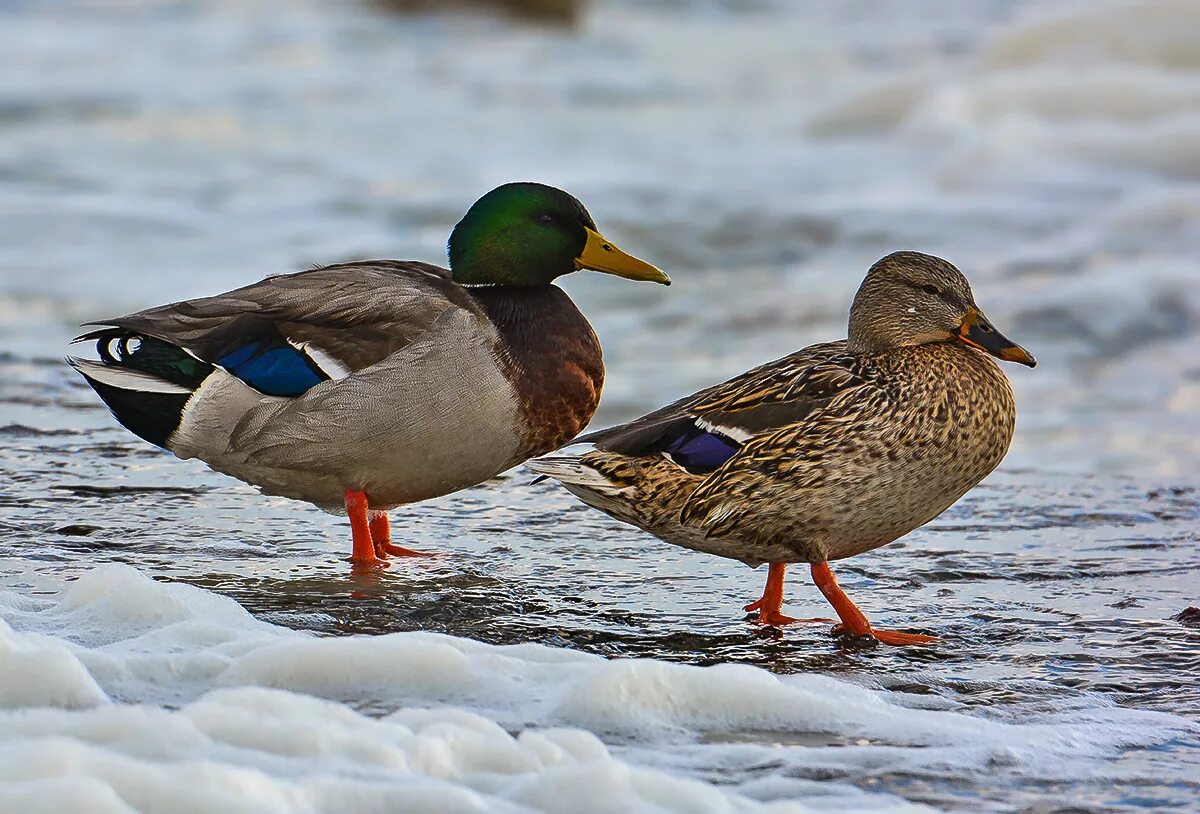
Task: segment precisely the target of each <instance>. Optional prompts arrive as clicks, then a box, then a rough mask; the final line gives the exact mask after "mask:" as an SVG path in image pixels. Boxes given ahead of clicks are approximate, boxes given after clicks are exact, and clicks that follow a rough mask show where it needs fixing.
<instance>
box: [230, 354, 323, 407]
mask: <svg viewBox="0 0 1200 814" xmlns="http://www.w3.org/2000/svg"><path fill="white" fill-rule="evenodd" d="M217 364H219V365H220V366H221V367H223V368H225V369H226V370H227V371H229V373H231V374H232V375H234V376H237V377H238V378H239V379H241V380H242V381H244V382H245V383H246V384H248V385H250V386H251V387H253V388H254V389H255V390H259V391H261V392H263V393H266V394H267V395H268V396H299V395H301V394H302V393H304V392H305V391H306V390H308V389H309V388H310V387H312V386H314V385H316V384H320V383H321V382H323V381H325V380H326V379H327V378H328V377H326V376H323V375H321V374H320V373H319V372H318V371H316V370H314V369H313V365H312V363H311V362H310V361H309V359H308V357H307V356H305V355H304V352H303V351H301V350H299V349H297V348H294V347H292V346H291V345H288V344H287V343H285V342H283V341H282V340H264V341H261V342H256V343H254V344H252V345H247V346H246V347H244V348H239V349H238V350H235V351H234V352H233V353H229V354H226V355H225V356H223V357H221V358H220V359H218V360H217Z"/></svg>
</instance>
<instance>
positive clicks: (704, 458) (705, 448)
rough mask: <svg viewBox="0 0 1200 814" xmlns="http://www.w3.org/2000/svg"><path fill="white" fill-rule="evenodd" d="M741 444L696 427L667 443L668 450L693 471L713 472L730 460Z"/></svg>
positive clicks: (676, 460)
mask: <svg viewBox="0 0 1200 814" xmlns="http://www.w3.org/2000/svg"><path fill="white" fill-rule="evenodd" d="M739 448H740V447H739V445H738V444H737V443H736V442H734V441H731V440H729V439H727V438H722V437H721V436H719V435H714V434H713V433H711V432H705V431H704V430H701V429H699V428H695V429H693V430H691V431H689V432H687V433H685V434H684V435H681V436H679V437H678V438H676V439H675V440H674V441H672V442H671V443H670V444H668V445H667V448H666V452H667V453H668V454H669V455H670V456H671V457H672V458H673V459H674V460H675V462H676V463H678V464H679V465H680V466H682V467H684V468H685V469H688V470H690V471H692V472H711V471H713V470H714V469H716V468H717V467H719V466H720V465H721V464H723V463H725V462H726V461H728V460H729V459H730V458H731V457H732V456H733V453H735V452H737V451H738V449H739Z"/></svg>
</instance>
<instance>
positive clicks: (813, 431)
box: [529, 252, 1036, 644]
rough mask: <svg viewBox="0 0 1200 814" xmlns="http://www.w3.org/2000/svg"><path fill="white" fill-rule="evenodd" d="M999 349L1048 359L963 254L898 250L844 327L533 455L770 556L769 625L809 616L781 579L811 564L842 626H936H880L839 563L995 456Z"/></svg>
mask: <svg viewBox="0 0 1200 814" xmlns="http://www.w3.org/2000/svg"><path fill="white" fill-rule="evenodd" d="M981 351H982V352H981ZM986 354H991V355H993V356H997V357H999V358H1000V359H1005V360H1008V361H1012V362H1020V363H1022V364H1025V365H1029V366H1030V367H1033V366H1034V365H1035V364H1036V362H1035V361H1034V358H1033V357H1032V356H1030V355H1029V354H1028V353H1027V352H1026V351H1025V350H1024V349H1022V348H1020V347H1018V346H1017V345H1014V344H1013V343H1012V342H1009V341H1008V340H1007V339H1005V338H1004V337H1003V336H1001V335H1000V333H999V332H997V331H996V329H995V328H993V327H992V325H991V323H989V322H988V321H987V319H986V318H985V317H984V316H983V314H982V313H981V312H980V311H979V309H978V308H977V307H976V306H975V301H974V298H973V297H972V295H971V287H970V285H968V284H967V281H966V279H965V278H964V277H963V276H962V274H961V273H960V272H959V271H958V269H956V268H955V267H954V266H952V265H951V264H949V263H947V262H946V261H945V260H941V259H939V258H937V257H930V256H929V255H927V254H918V253H916V252H897V253H895V254H890V255H888V256H887V257H885V258H883V259H882V260H880V261H879V262H878V263H876V264H875V265H874V266H873V267H872V268H871V270H870V272H869V273H868V274H867V277H866V280H864V281H863V284H862V286H861V287H860V288H859V289H858V294H857V295H856V296H855V298H854V304H853V306H851V308H850V331H849V338H848V339H846V340H842V341H838V342H826V343H822V344H819V345H812V346H810V347H808V348H805V349H804V350H801V351H798V352H796V353H793V354H792V355H790V356H785V357H784V358H782V359H779V360H777V361H774V362H769V363H768V364H765V365H763V366H762V367H758V368H755V369H754V370H751V371H749V372H747V373H743V374H742V375H740V376H738V377H736V378H733V379H730V380H729V381H727V382H725V383H723V384H718V385H716V386H714V387H710V388H708V389H707V390H702V391H700V392H699V393H696V394H695V395H692V396H688V397H687V398H684V399H682V400H680V401H677V402H675V403H674V404H672V405H670V406H667V407H664V408H662V409H660V410H657V411H655V412H653V413H650V414H648V415H646V416H643V417H642V418H639V419H637V420H635V421H631V422H630V423H628V424H623V425H621V426H619V427H614V428H612V429H608V430H603V431H601V432H597V433H592V434H589V435H587V436H584V437H583V438H581V439H579V441H580V442H581V443H582V442H590V443H594V444H595V445H596V450H595V451H593V452H589V453H587V454H585V455H582V456H571V457H565V456H560V457H550V458H543V459H541V460H538V461H532V462H530V464H529V466H530V468H532V469H533V470H534V471H535V472H539V473H542V474H544V475H548V476H550V477H552V478H555V479H556V480H558V481H560V482H561V483H562V484H563V485H564V486H565V487H566V488H567V489H569V490H570V491H571V492H573V493H574V494H575V495H576V496H578V497H579V498H580V499H582V500H583V501H584V502H585V503H587V504H589V505H591V506H594V507H596V508H598V509H600V510H601V511H604V512H606V513H608V514H610V515H612V516H613V517H615V518H617V519H618V520H623V521H625V522H627V523H632V524H634V525H636V526H639V527H641V528H643V529H645V530H647V531H649V532H650V533H651V534H654V535H656V536H658V537H660V538H662V539H663V540H666V541H667V542H669V543H674V544H676V545H681V546H684V547H686V548H691V549H695V550H697V551H706V552H708V553H710V554H717V555H719V556H722V557H731V558H733V559H737V560H741V561H742V562H744V563H746V564H747V565H750V566H752V567H757V566H758V565H760V564H761V563H764V562H766V563H770V569H769V574H768V576H767V587H766V590H765V591H764V592H763V595H762V598H761V599H759V600H758V601H757V602H753V603H751V604H750V605H747V606H746V610H747V611H758V621H760V622H762V623H764V624H769V625H782V624H787V623H788V622H795V621H798V620H796V619H792V618H791V617H788V616H784V615H783V614H782V613H781V612H780V609H781V608H782V606H783V577H784V570H785V569H786V567H787V563H792V562H806V563H810V564H811V566H812V574H813V580H814V581H815V582H816V584H817V587H818V588H819V589H820V590H821V593H823V594H824V595H825V598H826V599H828V600H829V602H830V604H832V605H833V607H834V609H835V610H836V611H837V614H838V616H839V617H841V620H842V624H841V625H839V626H838V627H836V628H834V631H835V632H837V631H838V630H839V629H840V630H845V631H847V632H849V633H851V634H854V635H856V636H872V637H874V638H876V639H878V640H879V641H881V642H885V643H887V644H922V643H926V642H931V641H936V639H934V638H933V637H931V636H920V635H916V634H910V633H899V632H896V631H891V630H880V629H878V628H873V627H872V626H871V624H870V622H868V621H867V618H866V616H864V615H863V613H862V611H860V610H859V609H858V608H857V607H855V606H854V603H853V602H851V601H850V599H849V598H848V597H847V596H846V595H845V594H844V593H843V592H842V590H841V589H840V588H839V587H838V584H837V580H836V579H835V578H834V576H833V572H832V571H830V569H829V561H830V560H839V559H842V558H844V557H852V556H854V555H855V554H861V553H862V552H864V551H870V550H871V549H873V548H878V547H879V546H882V545H885V544H887V543H890V542H891V541H893V540H895V539H897V538H898V537H900V536H902V535H904V534H907V533H908V532H910V531H912V530H913V529H915V528H917V527H918V526H921V525H923V524H924V523H927V522H929V521H930V520H932V519H933V518H935V517H937V516H938V515H939V514H941V513H942V512H943V511H945V510H946V509H947V508H949V507H950V505H951V504H953V503H954V502H955V501H957V500H958V499H959V498H960V497H962V496H963V495H964V494H965V493H966V492H967V490H968V489H970V488H971V487H972V486H974V485H975V484H977V483H979V481H981V480H982V479H983V478H984V476H986V475H987V474H988V473H989V472H991V471H992V469H994V468H995V467H996V465H997V464H999V463H1000V460H1001V459H1002V458H1003V457H1004V454H1005V452H1006V451H1007V450H1008V444H1009V441H1010V440H1011V439H1012V434H1013V424H1014V419H1015V417H1016V407H1015V404H1014V402H1013V395H1012V390H1011V389H1009V386H1008V380H1007V379H1006V378H1005V377H1004V374H1003V373H1002V372H1001V371H1000V368H999V366H998V365H996V363H995V362H993V361H992V360H991V359H990V358H988V356H987V355H986ZM814 621H817V620H814Z"/></svg>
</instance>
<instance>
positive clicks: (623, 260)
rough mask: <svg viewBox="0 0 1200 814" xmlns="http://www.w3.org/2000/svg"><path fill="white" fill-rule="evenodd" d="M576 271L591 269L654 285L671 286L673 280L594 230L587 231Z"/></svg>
mask: <svg viewBox="0 0 1200 814" xmlns="http://www.w3.org/2000/svg"><path fill="white" fill-rule="evenodd" d="M575 269H576V270H580V269H591V270H592V271H602V272H604V273H605V274H615V275H617V276H618V277H624V278H625V279H626V280H647V281H649V282H652V283H662V284H663V285H670V284H671V278H670V277H668V276H667V275H666V274H665V273H663V272H662V271H661V270H660V269H659V268H657V267H656V266H652V265H650V264H649V263H647V262H646V261H645V260H639V259H637V258H636V257H634V256H633V255H632V254H626V253H625V252H623V251H621V250H620V249H618V248H617V246H616V244H615V243H612V242H611V241H609V240H607V239H606V238H605V237H604V235H602V234H600V233H599V232H597V231H596V230H594V229H588V230H587V243H586V244H584V247H583V252H581V253H580V255H579V256H578V257H576V258H575Z"/></svg>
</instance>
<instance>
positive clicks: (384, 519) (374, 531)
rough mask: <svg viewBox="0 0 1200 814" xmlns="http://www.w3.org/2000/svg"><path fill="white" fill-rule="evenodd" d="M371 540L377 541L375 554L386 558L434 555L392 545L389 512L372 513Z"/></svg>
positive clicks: (383, 558)
mask: <svg viewBox="0 0 1200 814" xmlns="http://www.w3.org/2000/svg"><path fill="white" fill-rule="evenodd" d="M370 523H371V540H372V541H374V543H375V556H377V557H379V558H380V559H382V560H386V559H387V558H388V556H389V555H391V556H393V557H432V556H433V554H430V553H429V552H427V551H413V550H412V549H411V548H404V547H403V546H398V545H392V526H391V523H390V522H388V516H387V512H376V511H373V512H371V513H370Z"/></svg>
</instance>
